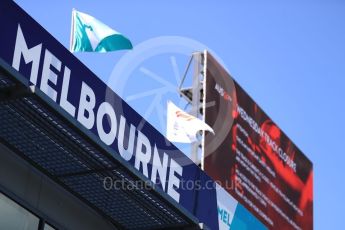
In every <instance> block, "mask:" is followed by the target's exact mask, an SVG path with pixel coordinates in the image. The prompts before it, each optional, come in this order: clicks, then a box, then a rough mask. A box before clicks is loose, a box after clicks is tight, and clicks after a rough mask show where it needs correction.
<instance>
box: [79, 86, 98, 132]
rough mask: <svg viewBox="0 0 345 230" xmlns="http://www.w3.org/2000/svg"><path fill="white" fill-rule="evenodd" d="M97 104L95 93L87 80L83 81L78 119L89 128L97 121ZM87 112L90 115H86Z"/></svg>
mask: <svg viewBox="0 0 345 230" xmlns="http://www.w3.org/2000/svg"><path fill="white" fill-rule="evenodd" d="M95 105H96V96H95V93H94V92H93V90H92V89H91V88H90V87H89V86H88V85H87V84H86V83H85V82H82V85H81V93H80V100H79V109H78V118H77V120H78V121H79V122H80V123H81V124H82V125H84V126H85V128H87V129H91V128H92V127H93V125H94V123H95V114H94V111H93V109H94V108H95ZM85 112H87V113H88V117H86V116H85Z"/></svg>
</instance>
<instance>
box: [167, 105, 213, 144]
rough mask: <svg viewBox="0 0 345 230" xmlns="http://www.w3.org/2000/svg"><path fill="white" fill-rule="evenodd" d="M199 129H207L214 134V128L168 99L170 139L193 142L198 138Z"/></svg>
mask: <svg viewBox="0 0 345 230" xmlns="http://www.w3.org/2000/svg"><path fill="white" fill-rule="evenodd" d="M199 130H207V131H210V132H212V133H213V134H214V131H213V129H212V128H211V127H210V126H209V125H207V124H206V123H205V122H203V121H202V120H200V119H198V118H196V117H194V116H192V115H190V114H188V113H186V112H185V111H183V110H182V109H180V108H179V107H177V106H176V105H175V104H174V103H172V102H171V101H168V110H167V138H168V140H169V141H172V142H181V143H192V142H194V141H196V140H197V138H196V134H197V132H198V131H199Z"/></svg>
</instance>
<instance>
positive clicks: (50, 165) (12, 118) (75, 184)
mask: <svg viewBox="0 0 345 230" xmlns="http://www.w3.org/2000/svg"><path fill="white" fill-rule="evenodd" d="M44 96H45V95H43V94H42V93H41V92H40V91H39V90H37V89H35V88H34V86H32V87H31V88H27V87H24V85H22V84H21V83H20V82H17V81H16V79H15V78H14V77H13V76H12V75H11V74H9V73H7V72H6V71H5V70H4V69H2V70H1V71H0V141H1V142H2V143H4V144H5V145H7V146H8V147H9V148H10V149H11V150H12V151H14V152H15V153H17V154H18V155H20V156H21V157H23V158H24V159H26V160H27V161H29V162H30V163H31V164H32V165H34V166H35V167H37V168H38V169H40V170H41V171H42V172H44V173H45V174H47V175H48V176H49V177H50V178H52V179H53V180H54V181H55V182H57V183H58V184H60V185H61V186H63V187H64V188H65V189H66V190H68V191H69V192H71V193H73V194H74V195H75V196H76V197H78V198H79V199H80V200H82V201H83V202H85V203H86V204H88V205H89V206H91V207H92V208H93V209H95V210H96V211H97V212H99V213H100V214H101V215H103V216H104V217H106V218H107V219H108V220H110V221H111V222H112V223H114V225H115V226H116V227H118V228H125V229H165V228H169V229H170V228H176V229H196V228H198V221H197V220H196V219H195V218H194V217H193V216H192V215H190V214H189V213H188V212H186V211H184V209H183V208H182V207H180V205H178V204H177V203H176V202H175V201H173V200H172V199H171V198H170V197H168V195H167V194H165V193H163V192H161V191H160V190H157V189H156V188H154V187H153V186H152V183H151V182H150V181H149V180H148V179H146V178H145V177H143V176H142V175H141V174H140V173H139V172H137V171H135V170H134V169H133V168H132V166H130V165H129V164H128V163H127V162H125V161H124V160H122V159H121V158H120V156H119V155H118V154H115V153H112V150H111V149H109V148H107V147H106V146H105V145H103V144H102V143H101V142H100V141H99V140H97V139H96V138H94V137H93V136H92V135H89V134H88V133H87V132H85V131H83V127H81V126H78V123H76V122H73V121H72V120H71V119H69V118H68V117H67V116H63V113H61V112H58V109H59V108H56V107H57V106H55V107H54V105H53V104H49V103H48V102H47V100H45V99H44ZM105 178H108V179H107V180H105ZM110 181H112V182H120V183H119V184H117V185H121V186H117V189H115V188H114V187H113V188H111V189H109V187H110V186H109V184H107V183H108V182H110ZM104 182H106V184H104ZM143 184H145V186H139V185H143ZM105 185H106V188H107V189H105V188H104V186H105ZM119 187H120V188H119Z"/></svg>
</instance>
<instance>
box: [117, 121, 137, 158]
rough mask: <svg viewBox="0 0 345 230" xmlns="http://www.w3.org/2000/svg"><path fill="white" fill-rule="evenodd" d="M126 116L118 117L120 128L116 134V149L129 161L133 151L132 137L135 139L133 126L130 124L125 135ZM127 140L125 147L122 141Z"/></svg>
mask: <svg viewBox="0 0 345 230" xmlns="http://www.w3.org/2000/svg"><path fill="white" fill-rule="evenodd" d="M126 126H127V125H126V118H125V117H123V116H122V115H121V118H120V128H119V134H118V140H117V141H118V149H119V153H120V155H121V156H122V158H123V159H125V160H126V161H129V160H130V159H131V158H132V156H133V152H134V139H135V126H134V125H132V124H131V127H130V130H129V137H128V138H127V136H126V135H125V131H126ZM125 137H126V141H127V142H128V147H127V149H125V147H124V141H125Z"/></svg>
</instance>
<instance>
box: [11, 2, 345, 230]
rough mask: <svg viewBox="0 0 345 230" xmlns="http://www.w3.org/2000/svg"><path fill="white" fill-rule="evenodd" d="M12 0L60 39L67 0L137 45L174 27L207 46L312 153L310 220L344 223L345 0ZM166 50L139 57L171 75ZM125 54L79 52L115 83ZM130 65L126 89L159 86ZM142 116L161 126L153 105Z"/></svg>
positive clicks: (325, 225)
mask: <svg viewBox="0 0 345 230" xmlns="http://www.w3.org/2000/svg"><path fill="white" fill-rule="evenodd" d="M16 2H17V3H18V4H19V5H20V6H21V7H22V8H24V9H25V10H26V11H27V12H28V13H29V14H30V15H31V16H32V17H33V18H35V19H36V20H37V21H38V22H39V23H40V24H41V25H43V26H44V27H45V28H46V29H47V30H48V31H49V32H50V33H51V34H53V35H54V36H55V37H56V38H57V39H58V40H59V41H60V42H61V43H62V44H64V45H65V46H66V47H68V45H69V35H70V20H71V10H72V8H73V7H74V8H76V9H77V10H80V11H82V12H86V13H89V14H91V15H93V16H95V17H96V18H98V19H100V20H101V21H103V22H104V23H106V24H108V25H110V26H111V27H113V28H115V29H116V30H118V31H120V32H122V33H123V34H125V35H126V36H127V37H129V38H130V39H131V41H132V42H133V45H134V46H135V45H138V44H140V43H142V42H145V41H146V40H148V39H150V38H156V37H160V36H167V35H173V36H181V37H184V38H190V39H193V40H195V41H198V42H200V43H202V44H204V45H206V46H207V47H209V48H210V49H212V50H213V52H214V53H215V54H216V55H217V56H218V57H220V58H221V59H222V60H223V62H224V63H225V66H226V67H227V68H228V69H229V71H230V73H231V74H232V75H233V76H234V78H235V79H236V80H237V81H238V82H239V84H240V85H242V87H243V88H244V89H245V90H246V91H247V92H248V93H249V94H250V95H251V96H252V97H253V98H254V100H256V101H257V102H258V104H259V105H260V106H261V107H262V108H263V109H264V110H265V111H266V112H267V114H268V115H269V116H270V117H271V118H272V119H273V120H274V121H275V122H276V123H277V124H278V125H279V126H280V127H281V128H282V130H284V132H285V133H286V134H287V135H288V136H289V137H290V138H291V139H292V140H293V141H294V142H295V143H296V145H297V146H298V147H299V148H300V149H301V150H302V151H303V152H304V153H305V154H306V155H307V156H308V157H309V158H310V159H311V160H312V161H313V163H314V222H315V229H339V228H342V226H343V222H344V220H343V219H344V211H343V209H344V208H343V206H344V205H345V202H344V198H343V196H344V194H345V185H344V179H343V176H344V175H345V174H344V172H343V169H344V161H345V151H344V146H343V144H345V135H344V130H345V122H344V121H343V119H345V102H344V99H345V90H344V86H345V1H340V0H339V1H336V0H323V1H321V0H314V1H295V0H289V1H279V3H278V1H273V0H272V1H268V0H263V1H248V0H244V1H237V2H236V1H230V0H223V1H205V0H188V1H186V0H174V1H159V0H145V1H142V0H126V1H110V0H108V1H105V0H104V1H103V0H99V1H91V0H78V1H57V0H55V1H44V0H36V1H24V0H16ZM258 2H260V3H258ZM134 51H135V48H134ZM130 52H132V51H130ZM171 53H173V52H170V53H169V52H166V53H163V54H162V55H160V56H156V57H154V58H153V59H149V58H148V59H147V60H145V63H141V64H143V65H144V66H145V68H146V69H149V70H152V71H153V72H155V73H159V75H160V76H163V75H164V77H166V79H167V81H169V82H170V83H172V84H176V80H175V78H174V76H175V75H174V74H172V73H173V71H172V69H173V68H171V62H169V60H170V59H169V58H171V57H172V56H173V54H171ZM126 54H128V52H126V51H120V52H114V53H109V54H103V55H101V54H84V53H82V54H77V55H76V56H77V57H78V58H80V59H81V60H82V61H83V62H84V63H85V64H86V65H87V66H88V67H89V68H90V69H91V70H92V71H94V72H95V73H96V74H97V75H98V76H99V77H100V78H102V79H103V80H104V81H105V82H112V83H113V84H114V82H116V80H115V79H110V78H111V73H112V70H113V68H114V66H115V65H116V63H118V62H119V60H120V59H121V57H123V55H126ZM176 57H177V59H176V60H177V63H176V66H177V67H178V68H175V69H174V70H176V69H177V70H179V73H182V71H183V67H184V64H185V61H186V60H187V59H186V58H187V57H183V55H181V54H176ZM164 60H167V61H166V62H165V63H164ZM157 63H159V65H157ZM168 68H169V69H168ZM135 74H136V78H132V79H126V82H127V86H126V90H125V91H126V93H127V94H131V92H132V94H134V93H135V92H137V93H139V92H140V90H143V89H144V91H145V90H146V91H147V90H149V89H150V88H151V89H153V88H156V86H155V85H154V84H157V83H154V82H152V79H151V80H147V79H145V78H144V77H145V76H143V77H141V76H140V74H141V75H142V74H143V73H142V71H141V73H140V71H138V70H136V71H133V75H135ZM146 78H147V76H146ZM129 82H132V83H131V84H129ZM133 83H134V84H133ZM115 85H116V83H115ZM114 87H115V86H114ZM166 96H167V95H166ZM168 96H169V95H168ZM150 100H151V99H149V97H148V98H142V101H140V100H139V101H140V102H132V105H133V106H134V107H135V109H137V110H138V111H139V112H140V113H144V112H145V111H147V106H148V104H149V103H150V102H151V101H150ZM130 104H131V103H130ZM148 114H149V113H148ZM148 117H149V120H152V121H153V123H154V125H156V126H157V128H158V129H160V125H159V122H157V121H156V119H154V118H153V117H154V113H153V115H152V116H151V117H150V115H148ZM161 131H162V132H164V129H161Z"/></svg>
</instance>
